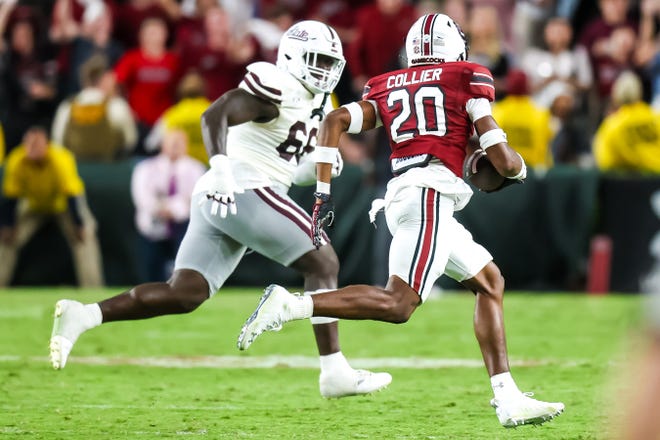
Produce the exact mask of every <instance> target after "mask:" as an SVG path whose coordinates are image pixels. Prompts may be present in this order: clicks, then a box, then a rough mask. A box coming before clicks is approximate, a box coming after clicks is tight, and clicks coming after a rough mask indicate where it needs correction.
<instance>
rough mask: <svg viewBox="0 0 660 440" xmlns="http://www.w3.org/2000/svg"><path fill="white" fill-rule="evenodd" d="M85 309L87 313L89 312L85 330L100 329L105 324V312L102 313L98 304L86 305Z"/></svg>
mask: <svg viewBox="0 0 660 440" xmlns="http://www.w3.org/2000/svg"><path fill="white" fill-rule="evenodd" d="M84 307H85V312H87V319H86V321H87V322H86V323H85V324H86V325H85V327H86V328H85V330H89V329H91V328H94V327H98V326H99V325H101V324H102V323H103V312H101V307H99V305H98V303H94V304H85V306H84Z"/></svg>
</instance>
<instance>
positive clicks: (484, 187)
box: [463, 149, 505, 192]
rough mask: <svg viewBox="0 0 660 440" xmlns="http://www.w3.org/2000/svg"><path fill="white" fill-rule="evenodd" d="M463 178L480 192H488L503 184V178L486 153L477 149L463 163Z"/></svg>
mask: <svg viewBox="0 0 660 440" xmlns="http://www.w3.org/2000/svg"><path fill="white" fill-rule="evenodd" d="M463 178H464V179H465V180H467V181H468V182H470V183H471V184H472V185H473V186H475V187H476V188H477V189H479V190H480V191H485V192H490V191H494V190H496V189H498V188H499V187H500V186H501V185H502V183H504V179H505V177H504V176H502V175H501V174H500V173H498V172H497V170H496V169H495V167H494V166H493V164H492V163H491V161H490V160H489V159H488V156H487V155H486V152H485V151H483V150H481V149H478V150H476V151H475V152H474V153H472V154H471V155H469V156H468V157H467V158H466V159H465V162H464V163H463Z"/></svg>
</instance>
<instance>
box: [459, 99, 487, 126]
mask: <svg viewBox="0 0 660 440" xmlns="http://www.w3.org/2000/svg"><path fill="white" fill-rule="evenodd" d="M465 110H467V113H468V115H469V116H470V120H471V121H472V122H474V121H478V120H479V119H481V118H483V117H484V116H488V115H492V114H493V112H492V109H491V107H490V102H488V100H487V99H486V98H470V99H468V101H467V103H466V104H465Z"/></svg>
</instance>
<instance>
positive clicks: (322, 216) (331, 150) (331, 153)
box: [311, 101, 376, 249]
mask: <svg viewBox="0 0 660 440" xmlns="http://www.w3.org/2000/svg"><path fill="white" fill-rule="evenodd" d="M375 126H376V110H375V108H374V106H373V105H372V104H371V103H369V102H367V101H359V102H352V103H350V104H347V105H345V106H343V107H340V108H338V109H336V110H333V111H332V112H330V114H328V116H327V117H326V118H325V120H324V121H323V123H322V124H321V127H320V130H319V136H318V139H317V144H316V147H315V151H314V154H315V156H316V159H315V160H316V164H317V165H316V192H315V193H314V196H315V197H316V202H315V204H314V210H313V212H312V231H311V236H312V242H313V243H314V246H316V248H317V249H319V248H320V246H321V243H322V238H321V237H322V229H323V226H331V225H332V223H333V221H334V218H335V212H334V205H333V203H332V197H331V196H330V180H331V179H332V166H333V164H334V162H335V158H336V156H337V146H338V145H339V138H340V137H341V135H342V134H344V133H360V132H362V131H365V130H369V129H372V128H374V127H375Z"/></svg>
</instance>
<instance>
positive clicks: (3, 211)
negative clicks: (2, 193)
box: [0, 197, 18, 226]
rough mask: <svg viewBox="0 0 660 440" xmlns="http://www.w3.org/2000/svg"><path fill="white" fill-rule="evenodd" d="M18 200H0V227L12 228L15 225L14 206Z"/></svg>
mask: <svg viewBox="0 0 660 440" xmlns="http://www.w3.org/2000/svg"><path fill="white" fill-rule="evenodd" d="M17 204H18V199H14V198H10V197H2V198H0V226H14V225H15V224H16V205H17Z"/></svg>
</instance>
